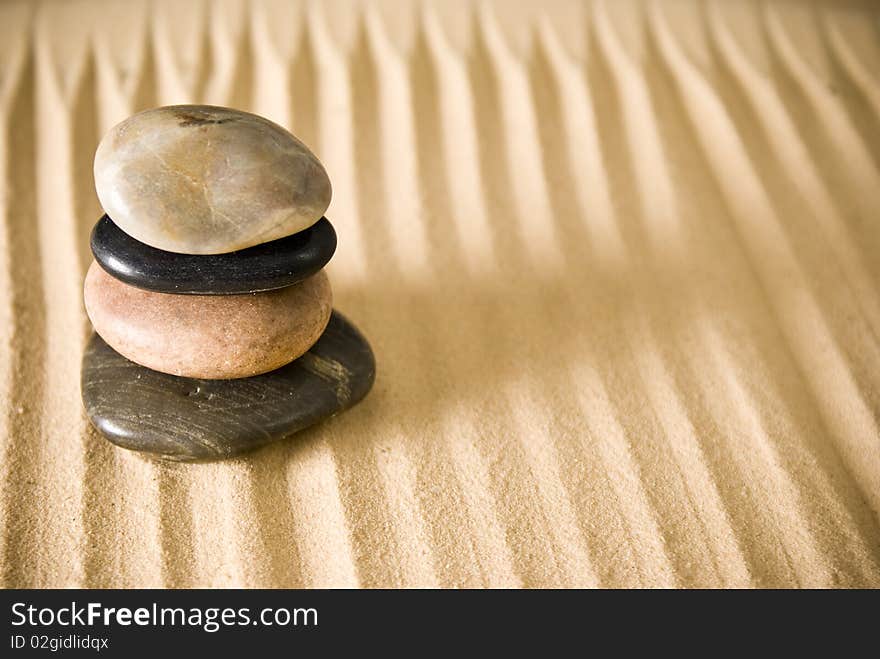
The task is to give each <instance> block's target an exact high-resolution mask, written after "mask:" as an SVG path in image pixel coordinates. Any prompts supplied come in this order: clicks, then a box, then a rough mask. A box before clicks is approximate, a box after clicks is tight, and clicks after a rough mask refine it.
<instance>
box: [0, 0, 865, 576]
mask: <svg viewBox="0 0 880 659" xmlns="http://www.w3.org/2000/svg"><path fill="white" fill-rule="evenodd" d="M545 4H547V6H543V5H533V6H531V7H526V8H523V9H517V8H515V7H513V6H512V4H511V3H504V2H489V3H478V2H469V1H466V2H462V3H460V7H459V9H458V11H457V12H453V11H451V10H450V8H449V7H448V6H446V4H445V3H437V4H436V5H432V4H430V3H429V4H425V3H418V2H412V3H403V5H400V6H396V5H392V3H387V4H386V3H385V2H383V1H382V0H362V1H357V2H355V1H354V0H353V1H352V2H350V3H341V4H339V3H335V4H320V3H303V4H296V3H287V2H284V1H283V0H253V2H246V1H241V2H233V1H225V0H216V1H206V2H199V3H184V4H183V5H181V4H180V3H175V2H170V1H157V2H146V1H136V2H131V3H118V4H115V5H112V6H107V5H106V4H105V3H99V2H89V1H88V0H86V1H85V2H83V3H80V4H78V5H76V6H75V7H74V6H68V5H63V4H59V3H52V2H46V3H37V4H36V5H35V6H32V5H30V4H28V3H23V2H22V3H17V2H11V3H6V4H5V5H4V6H3V7H0V57H2V61H0V130H2V133H0V221H2V227H0V435H2V436H0V482H2V497H0V519H2V534H0V561H2V578H0V584H2V585H3V586H98V587H100V586H154V587H155V586H171V587H186V586H226V585H230V586H293V587H300V586H305V587H328V586H330V587H334V586H349V587H352V586H353V587H356V586H443V587H457V586H469V587H475V586H476V587H479V586H502V587H503V586H523V585H525V586H610V587H615V586H781V587H787V586H820V587H823V586H875V587H876V586H880V450H878V448H880V429H878V423H880V421H878V419H880V414H878V405H880V298H878V294H880V280H878V277H880V252H878V250H880V237H878V235H880V234H878V233H877V226H876V221H875V219H876V217H877V213H878V210H880V141H878V140H880V114H878V112H880V77H878V76H877V74H876V70H875V69H876V66H877V64H878V62H880V47H878V45H877V41H876V39H877V30H876V25H877V20H878V16H880V14H878V13H877V10H876V7H872V6H871V5H870V3H864V4H861V3H858V2H851V3H845V6H840V5H838V4H835V3H832V2H824V1H822V0H816V1H814V2H811V1H809V0H804V1H803V2H800V3H783V2H779V3H777V2H774V1H773V0H770V1H769V2H767V3H763V4H762V5H760V6H758V5H754V6H753V5H751V4H745V3H743V4H741V5H736V6H734V4H733V3H729V4H724V3H721V2H707V3H704V2H698V1H694V2H690V3H675V4H673V3H663V2H659V3H650V2H640V1H638V0H633V1H632V2H626V3H617V2H614V3H612V2H610V1H608V0H605V1H604V2H603V1H601V0H596V1H595V2H589V3H587V4H586V5H585V6H581V5H579V4H578V3H571V4H570V5H569V6H566V4H565V3H545ZM395 7H396V8H395ZM867 26H871V27H867ZM180 102H207V103H215V104H229V105H234V106H237V107H242V108H244V109H248V110H251V111H255V112H258V113H260V114H263V115H265V116H267V117H269V118H271V119H272V120H274V121H277V122H279V123H281V124H283V125H286V126H289V127H291V128H292V129H293V130H294V132H296V133H297V134H298V135H299V136H300V137H301V138H302V139H303V140H304V141H306V142H307V143H308V144H309V145H310V146H311V147H312V148H313V149H314V151H315V152H316V153H317V154H318V156H319V157H320V158H321V159H322V160H323V162H324V163H325V165H326V166H327V169H328V171H329V172H330V175H331V178H332V180H333V187H334V199H333V203H332V206H331V208H330V210H329V211H328V216H329V217H330V218H331V220H332V221H333V222H334V224H335V226H336V228H337V232H338V234H339V239H340V243H339V249H338V251H337V256H336V258H335V259H334V261H333V262H332V263H331V264H330V266H329V268H328V270H329V273H330V276H331V279H332V280H333V283H334V290H335V298H336V305H337V306H338V307H339V308H340V309H341V310H342V311H343V312H344V313H346V314H347V315H349V316H350V317H351V318H352V319H353V320H355V322H357V323H358V325H359V326H361V327H362V329H363V330H364V332H365V333H366V334H367V336H369V337H370V339H371V341H372V342H373V346H374V349H375V351H376V354H377V358H378V365H379V374H378V379H377V382H376V387H375V390H374V391H373V392H372V394H371V395H370V396H369V397H368V398H367V400H366V401H365V402H364V403H363V404H361V405H360V406H359V407H357V408H356V409H354V410H352V411H351V412H350V413H348V414H346V415H343V416H341V417H339V418H337V419H333V420H331V421H329V422H328V423H326V424H324V425H322V426H320V427H318V428H313V429H310V430H308V431H306V432H304V433H302V434H301V435H300V436H298V437H297V438H296V439H293V440H291V441H289V442H285V443H283V444H279V445H276V446H272V447H268V448H266V449H265V450H263V451H261V452H259V453H257V454H255V455H253V456H250V457H246V458H241V459H237V460H234V461H230V462H227V463H219V464H208V465H189V466H187V465H164V464H159V463H155V462H151V461H147V460H144V459H142V458H140V457H139V456H137V455H133V454H128V453H124V452H121V451H119V450H117V449H115V448H113V447H111V446H110V445H108V444H107V443H106V442H104V441H103V440H102V439H101V438H100V437H99V436H97V434H96V433H95V432H94V431H92V430H91V429H90V428H89V427H88V425H87V423H86V421H85V418H84V415H83V413H82V411H81V409H80V402H79V386H78V379H79V360H80V356H81V351H82V347H83V345H84V339H85V337H86V332H87V323H86V319H85V315H84V313H83V310H82V306H81V292H80V289H81V283H82V277H83V273H84V272H85V268H86V267H87V266H88V263H89V260H90V255H89V252H88V244H87V240H88V232H89V230H90V228H91V225H92V223H93V222H94V221H95V220H96V219H97V216H98V214H99V213H100V209H99V206H98V204H97V199H96V197H95V195H94V191H93V188H92V180H91V164H90V163H91V158H92V154H93V151H94V147H95V145H96V143H97V140H98V139H99V137H100V135H101V134H102V133H103V132H104V131H105V130H106V129H107V128H108V127H109V126H111V125H112V124H113V123H115V122H116V121H118V120H120V119H121V118H123V117H124V116H126V115H128V114H130V113H132V112H134V111H137V110H139V109H142V108H145V107H150V106H152V105H155V104H168V103H180Z"/></svg>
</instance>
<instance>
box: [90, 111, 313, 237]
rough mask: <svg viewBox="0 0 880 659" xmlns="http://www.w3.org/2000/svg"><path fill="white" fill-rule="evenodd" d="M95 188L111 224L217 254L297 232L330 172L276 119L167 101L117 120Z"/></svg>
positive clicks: (307, 222)
mask: <svg viewBox="0 0 880 659" xmlns="http://www.w3.org/2000/svg"><path fill="white" fill-rule="evenodd" d="M95 190H96V192H97V193H98V198H99V199H100V200H101V205H102V206H103V207H104V210H105V211H107V214H108V215H109V216H110V218H111V219H112V220H113V222H115V223H116V225H117V226H118V227H119V228H121V229H122V230H123V231H125V232H126V233H127V234H128V235H130V236H132V237H133V238H136V239H137V240H139V241H141V242H143V243H146V244H147V245H152V246H153V247H157V248H159V249H163V250H166V251H169V252H178V253H183V254H223V253H226V252H232V251H236V250H239V249H244V248H245V247H251V246H253V245H258V244H260V243H264V242H269V241H270V240H275V239H278V238H283V237H285V236H289V235H291V234H294V233H298V232H299V231H302V230H304V229H306V228H308V227H310V226H311V225H312V224H314V223H315V222H317V221H318V220H319V219H320V218H321V216H322V215H323V214H324V211H325V210H327V206H328V205H329V204H330V196H331V188H330V179H329V178H328V177H327V172H326V171H325V170H324V167H323V166H322V165H321V163H320V162H319V161H318V159H317V158H316V157H315V156H314V154H313V153H312V152H311V151H309V149H308V148H307V147H306V146H305V145H304V144H303V143H302V142H300V141H299V140H298V139H296V138H295V137H294V136H293V135H291V134H290V133H289V132H287V131H286V130H284V129H283V128H282V127H281V126H278V125H277V124H274V123H272V122H271V121H269V120H268V119H264V118H263V117H259V116H257V115H254V114H250V113H247V112H240V111H238V110H232V109H229V108H221V107H216V106H210V105H172V106H167V107H160V108H154V109H152V110H147V111H145V112H141V113H138V114H136V115H134V116H131V117H129V118H128V119H126V120H125V121H123V122H122V123H119V124H117V125H116V126H114V127H113V128H112V129H110V131H109V132H108V133H107V135H105V136H104V138H103V139H102V140H101V143H100V144H99V145H98V150H97V152H96V153H95Z"/></svg>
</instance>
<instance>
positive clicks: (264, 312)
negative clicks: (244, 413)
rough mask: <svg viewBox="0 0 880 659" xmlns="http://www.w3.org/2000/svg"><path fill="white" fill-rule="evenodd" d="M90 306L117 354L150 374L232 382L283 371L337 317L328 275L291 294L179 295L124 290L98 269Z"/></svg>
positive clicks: (88, 287) (90, 277) (89, 280)
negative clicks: (154, 371) (152, 371)
mask: <svg viewBox="0 0 880 659" xmlns="http://www.w3.org/2000/svg"><path fill="white" fill-rule="evenodd" d="M84 297H85V305H86V311H87V313H88V315H89V318H90V319H91V321H92V325H93V326H94V328H95V331H96V332H97V333H98V334H99V335H100V336H101V338H103V339H104V341H106V342H107V344H108V345H110V347H112V348H113V349H114V350H116V351H117V352H118V353H120V354H121V355H123V356H125V357H127V358H128V359H130V360H131V361H133V362H136V363H138V364H140V365H142V366H146V367H147V368H151V369H153V370H156V371H161V372H163V373H170V374H171V375H180V376H186V377H192V378H206V379H232V378H241V377H248V376H251V375H258V374H260V373H265V372H268V371H272V370H275V369H276V368H279V367H281V366H283V365H284V364H287V363H289V362H291V361H293V360H294V359H296V358H297V357H299V356H300V355H302V354H303V353H305V352H306V351H307V350H308V349H309V348H310V347H311V346H312V345H314V343H315V342H316V341H317V340H318V338H319V337H320V336H321V333H322V332H323V331H324V328H325V327H326V326H327V322H328V321H329V319H330V312H331V310H332V304H333V299H332V293H331V291H330V282H329V280H328V279H327V275H326V274H325V273H324V271H323V270H321V271H320V272H318V273H317V274H315V275H313V276H311V277H309V278H308V279H306V280H304V281H303V282H301V283H299V284H296V285H294V286H289V287H287V288H282V289H278V290H274V291H268V292H264V293H247V294H244V295H171V294H169V293H156V292H153V291H146V290H143V289H140V288H135V287H134V286H129V285H128V284H124V283H122V282H121V281H119V280H118V279H114V278H113V277H111V276H110V275H108V274H107V273H106V272H104V270H103V269H102V268H101V267H100V266H99V265H98V264H97V263H95V262H92V265H91V267H90V268H89V271H88V274H87V275H86V281H85V290H84Z"/></svg>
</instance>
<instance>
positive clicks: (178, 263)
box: [91, 215, 336, 295]
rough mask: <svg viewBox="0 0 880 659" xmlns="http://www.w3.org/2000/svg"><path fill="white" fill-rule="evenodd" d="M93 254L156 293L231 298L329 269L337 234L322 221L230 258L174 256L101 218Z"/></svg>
mask: <svg viewBox="0 0 880 659" xmlns="http://www.w3.org/2000/svg"><path fill="white" fill-rule="evenodd" d="M91 245H92V254H94V255H95V260H96V261H97V262H98V264H99V265H100V266H101V267H102V268H104V270H106V271H107V272H108V273H110V274H111V275H113V276H114V277H116V279H119V280H121V281H124V282H125V283H126V284H131V285H132V286H137V287H138V288H145V289H147V290H151V291H158V292H160V293H177V294H183V295H187V294H191V295H233V294H236V293H256V292H259V291H271V290H273V289H276V288H284V287H285V286H290V285H292V284H296V283H297V282H300V281H302V280H303V279H306V278H307V277H310V276H311V275H313V274H315V273H316V272H318V270H320V269H321V268H323V267H324V266H325V265H327V262H328V261H329V260H330V259H331V257H332V256H333V252H335V251H336V232H335V231H334V230H333V225H331V224H330V222H329V221H328V220H327V218H326V217H322V218H321V219H320V220H318V221H317V222H316V223H315V224H313V225H312V226H310V227H309V228H308V229H306V230H304V231H300V232H299V233H295V234H293V235H292V236H287V237H286V238H281V239H279V240H273V241H271V242H268V243H263V244H262V245H255V246H253V247H248V248H247V249H242V250H239V251H237V252H229V253H228V254H206V255H201V254H177V253H175V252H166V251H164V250H161V249H156V248H155V247H150V246H149V245H146V244H144V243H142V242H140V241H139V240H135V239H134V238H132V237H131V236H129V235H128V234H127V233H125V232H124V231H123V230H122V229H120V228H119V227H118V226H116V225H115V224H114V223H113V221H112V220H111V219H110V218H109V217H108V216H107V215H104V216H103V217H101V219H100V220H98V223H97V224H96V225H95V228H94V229H92V239H91Z"/></svg>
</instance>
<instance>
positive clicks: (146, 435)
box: [81, 311, 376, 461]
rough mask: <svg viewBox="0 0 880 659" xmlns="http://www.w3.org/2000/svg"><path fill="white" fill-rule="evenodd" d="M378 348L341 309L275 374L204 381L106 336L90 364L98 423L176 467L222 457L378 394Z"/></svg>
mask: <svg viewBox="0 0 880 659" xmlns="http://www.w3.org/2000/svg"><path fill="white" fill-rule="evenodd" d="M375 372H376V363H375V360H374V358H373V351H372V350H371V349H370V345H369V344H368V343H367V341H366V339H365V338H364V337H363V336H362V335H361V333H360V332H359V331H358V330H357V328H356V327H355V326H354V325H352V324H351V323H350V322H348V321H347V320H346V319H345V318H344V317H343V316H342V315H341V314H339V313H338V312H336V311H334V312H333V315H332V316H331V317H330V323H329V324H328V325H327V329H326V330H325V331H324V334H322V335H321V338H320V339H318V342H317V343H316V344H315V345H314V346H312V348H311V349H310V350H309V351H308V352H307V353H306V354H305V355H303V356H302V357H300V358H299V359H297V360H295V361H293V362H291V363H290V364H288V365H287V366H283V367H282V368H279V369H277V370H275V371H272V372H271V373H265V374H263V375H257V376H254V377H250V378H241V379H238V380H197V379H194V378H181V377H176V376H173V375H166V374H165V373H159V372H158V371H153V370H150V369H148V368H145V367H143V366H139V365H138V364H135V363H134V362H131V361H129V360H128V359H126V358H125V357H123V356H122V355H120V354H119V353H117V352H116V351H114V350H113V349H112V348H110V346H108V345H107V344H106V343H105V342H104V341H103V340H102V339H101V337H99V336H98V335H97V334H94V335H93V336H92V338H91V340H90V341H89V344H88V346H87V348H86V352H85V355H84V357H83V363H82V376H81V377H82V383H81V384H82V398H83V404H84V405H85V409H86V413H87V414H88V417H89V419H90V420H91V422H92V424H93V425H94V426H95V427H96V428H97V429H98V430H99V431H100V432H101V434H103V435H104V436H105V437H106V438H107V439H109V440H110V441H111V442H113V443H114V444H116V445H118V446H121V447H123V448H126V449H132V450H135V451H143V452H146V453H149V454H153V455H155V456H157V457H161V458H166V459H170V460H184V461H192V460H215V459H219V458H226V457H229V456H232V455H236V454H238V453H243V452H245V451H250V450H252V449H255V448H257V447H259V446H263V445H264V444H268V443H270V442H274V441H276V440H279V439H283V438H284V437H287V436H289V435H291V434H293V433H295V432H297V431H299V430H302V429H303V428H306V427H307V426H311V425H313V424H315V423H318V422H319V421H322V420H324V419H327V418H329V417H331V416H334V415H335V414H338V413H339V412H341V411H343V410H345V409H347V408H349V407H351V406H352V405H354V404H355V403H357V402H358V401H359V400H361V399H362V398H363V397H364V396H366V395H367V392H368V391H369V390H370V387H372V385H373V379H374V377H375Z"/></svg>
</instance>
